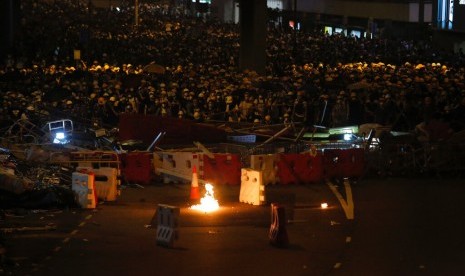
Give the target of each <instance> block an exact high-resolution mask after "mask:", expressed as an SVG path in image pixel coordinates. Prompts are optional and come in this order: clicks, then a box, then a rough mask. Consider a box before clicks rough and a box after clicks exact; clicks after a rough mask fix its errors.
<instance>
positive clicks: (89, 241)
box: [0, 178, 465, 276]
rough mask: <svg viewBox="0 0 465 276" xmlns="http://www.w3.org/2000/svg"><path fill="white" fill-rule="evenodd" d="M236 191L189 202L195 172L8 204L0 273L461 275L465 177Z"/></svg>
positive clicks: (464, 266) (220, 190) (221, 189)
mask: <svg viewBox="0 0 465 276" xmlns="http://www.w3.org/2000/svg"><path fill="white" fill-rule="evenodd" d="M239 192H240V187H232V186H218V187H215V195H216V198H217V199H218V201H219V203H220V206H221V208H220V210H218V211H216V212H214V213H210V214H205V213H202V212H199V211H194V210H191V209H189V206H190V205H191V203H190V202H189V194H190V185H189V184H154V185H150V186H145V187H144V188H137V187H127V188H125V189H123V190H122V193H121V196H120V197H119V198H118V200H117V201H116V202H103V203H101V204H99V205H98V208H97V209H95V210H80V209H76V210H46V211H45V210H34V212H30V211H24V213H23V214H16V215H15V216H12V215H10V216H7V218H6V219H5V220H4V221H1V222H0V227H1V229H3V232H6V234H5V238H6V242H7V261H6V263H7V265H5V266H4V267H3V268H2V269H3V270H2V272H0V274H5V275H254V276H256V275H465V238H464V236H465V219H464V211H465V203H464V201H463V196H464V195H465V183H464V182H463V181H462V180H459V179H438V178H432V179H395V178H388V179H364V180H362V181H360V182H348V181H340V182H338V181H335V180H332V181H326V182H324V183H315V184H311V185H304V186H270V187H267V188H266V199H267V204H266V205H264V206H253V205H249V204H245V203H240V202H239ZM271 202H276V203H279V204H280V205H281V206H283V207H284V209H285V215H286V223H285V224H283V225H284V229H285V230H286V234H287V237H288V240H289V245H288V246H287V247H285V248H278V247H275V246H272V245H271V244H270V239H269V235H268V234H269V230H270V226H271V207H270V204H269V203H271ZM322 203H327V204H328V208H327V209H323V208H321V204H322ZM158 204H168V205H173V206H177V207H180V215H179V218H178V222H179V224H178V227H177V230H178V232H179V238H178V240H176V241H175V242H174V245H173V247H165V246H160V245H157V232H156V225H154V220H153V218H154V216H155V212H156V209H157V206H158ZM23 227H24V228H23ZM6 230H9V232H7V231H6Z"/></svg>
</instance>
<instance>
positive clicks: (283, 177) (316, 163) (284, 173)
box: [277, 152, 324, 185]
mask: <svg viewBox="0 0 465 276" xmlns="http://www.w3.org/2000/svg"><path fill="white" fill-rule="evenodd" d="M277 166H278V173H277V174H278V178H279V183H280V184H285V185H287V184H305V183H312V182H318V181H322V180H323V176H324V174H323V159H322V155H321V153H319V152H318V153H317V154H316V155H315V156H312V155H311V154H308V153H307V154H304V153H302V154H298V153H293V154H280V155H279V161H278V164H277Z"/></svg>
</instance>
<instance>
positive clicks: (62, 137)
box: [55, 132, 65, 140]
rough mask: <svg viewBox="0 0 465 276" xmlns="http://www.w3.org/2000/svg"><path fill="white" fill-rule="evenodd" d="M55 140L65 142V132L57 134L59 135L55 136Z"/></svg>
mask: <svg viewBox="0 0 465 276" xmlns="http://www.w3.org/2000/svg"><path fill="white" fill-rule="evenodd" d="M55 138H56V139H58V140H63V139H65V134H64V133H63V132H57V134H55Z"/></svg>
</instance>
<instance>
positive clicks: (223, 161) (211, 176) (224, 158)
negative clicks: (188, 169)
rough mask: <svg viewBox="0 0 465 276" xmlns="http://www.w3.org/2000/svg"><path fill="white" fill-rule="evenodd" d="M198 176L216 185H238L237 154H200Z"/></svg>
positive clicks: (240, 166) (239, 165)
mask: <svg viewBox="0 0 465 276" xmlns="http://www.w3.org/2000/svg"><path fill="white" fill-rule="evenodd" d="M199 168H200V169H199V178H200V179H203V180H204V181H205V182H209V183H213V184H218V185H223V184H226V185H240V184H241V168H242V164H241V162H240V158H239V155H237V154H228V153H216V154H214V158H210V157H208V155H206V154H202V155H200V164H199Z"/></svg>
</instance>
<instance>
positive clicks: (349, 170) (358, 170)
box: [341, 148, 365, 177]
mask: <svg viewBox="0 0 465 276" xmlns="http://www.w3.org/2000/svg"><path fill="white" fill-rule="evenodd" d="M341 159H342V161H343V163H344V166H343V173H344V176H345V177H361V176H362V175H363V173H364V171H365V151H364V149H362V148H359V149H358V148H354V149H346V150H343V151H342V152H341Z"/></svg>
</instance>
